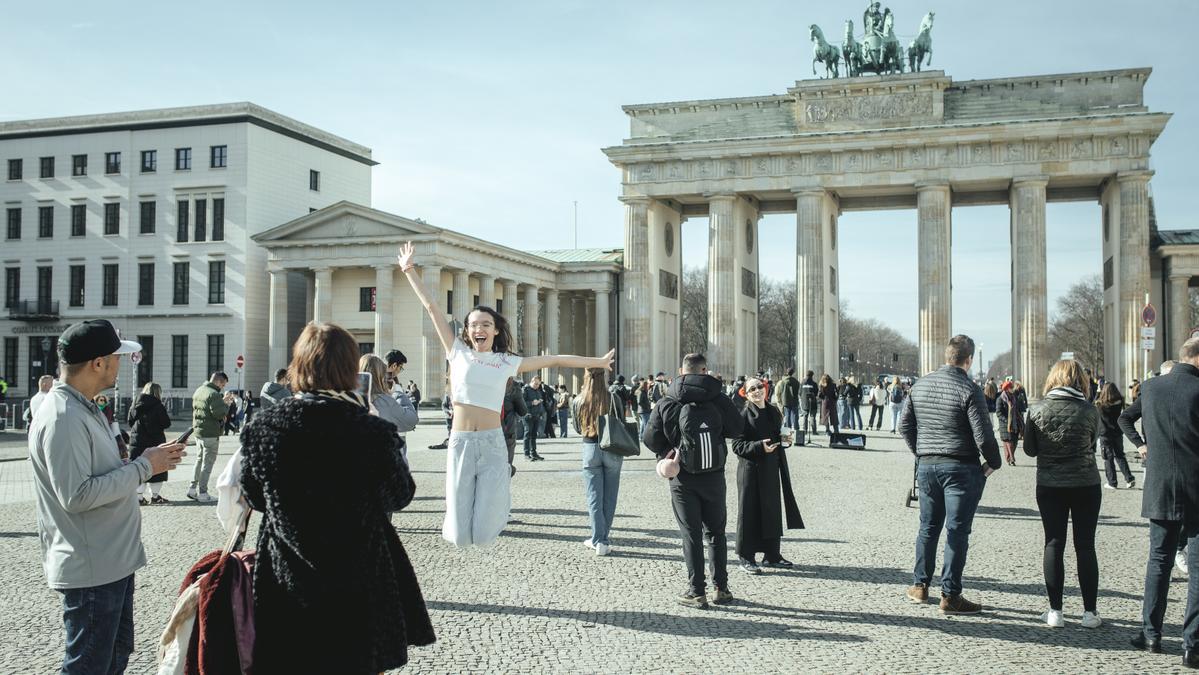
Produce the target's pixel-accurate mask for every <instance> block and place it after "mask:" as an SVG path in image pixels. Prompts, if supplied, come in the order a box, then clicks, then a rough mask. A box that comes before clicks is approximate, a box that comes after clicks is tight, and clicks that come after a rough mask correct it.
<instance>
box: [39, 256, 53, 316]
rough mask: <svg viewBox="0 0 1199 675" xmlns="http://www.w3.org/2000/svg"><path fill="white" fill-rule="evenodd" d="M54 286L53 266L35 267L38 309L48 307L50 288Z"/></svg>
mask: <svg viewBox="0 0 1199 675" xmlns="http://www.w3.org/2000/svg"><path fill="white" fill-rule="evenodd" d="M53 287H54V268H53V267H39V268H37V305H38V311H39V312H41V311H43V310H42V308H43V307H45V308H47V309H48V307H49V305H50V289H52V288H53Z"/></svg>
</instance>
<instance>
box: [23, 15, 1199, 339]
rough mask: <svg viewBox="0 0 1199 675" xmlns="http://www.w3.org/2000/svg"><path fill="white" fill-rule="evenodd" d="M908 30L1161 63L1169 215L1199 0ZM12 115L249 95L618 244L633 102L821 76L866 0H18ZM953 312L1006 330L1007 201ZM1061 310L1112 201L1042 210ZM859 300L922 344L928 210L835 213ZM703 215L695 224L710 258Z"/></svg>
mask: <svg viewBox="0 0 1199 675" xmlns="http://www.w3.org/2000/svg"><path fill="white" fill-rule="evenodd" d="M883 4H884V6H888V7H890V8H891V9H892V11H893V12H894V13H895V15H896V26H897V29H896V32H897V34H898V35H899V36H900V38H901V40H903V41H904V42H905V43H906V42H907V41H908V40H910V39H911V37H913V35H914V34H915V32H916V30H917V27H918V26H919V23H920V20H921V18H922V17H923V15H924V13H925V12H927V11H929V10H932V11H935V12H936V25H935V27H934V29H933V32H932V38H933V62H932V66H931V68H932V69H941V70H944V71H945V73H946V74H947V75H949V76H950V77H951V78H954V79H955V80H967V79H979V78H993V77H1017V76H1026V75H1038V74H1051V73H1069V72H1077V71H1087V70H1103V69H1115V68H1130V67H1145V66H1148V67H1152V68H1153V69H1154V72H1153V75H1152V76H1151V77H1150V79H1149V82H1148V84H1147V86H1146V90H1145V99H1146V103H1147V105H1148V106H1149V109H1150V110H1153V111H1162V112H1170V113H1173V114H1174V117H1173V119H1172V120H1171V121H1170V123H1169V124H1168V125H1167V127H1166V130H1165V132H1164V133H1163V134H1162V136H1161V137H1160V138H1159V139H1158V141H1157V143H1156V144H1155V145H1154V147H1153V150H1152V155H1153V159H1152V168H1153V169H1154V170H1155V171H1156V172H1157V174H1156V176H1155V177H1154V178H1153V181H1152V183H1151V190H1152V192H1153V195H1154V198H1155V205H1156V209H1157V214H1158V222H1159V225H1160V226H1161V227H1162V228H1163V229H1182V228H1196V227H1199V222H1197V219H1196V218H1195V216H1194V215H1192V212H1191V211H1190V210H1189V209H1187V207H1186V196H1187V194H1188V190H1190V189H1191V186H1190V184H1189V178H1188V176H1190V175H1192V173H1193V171H1192V170H1191V167H1190V165H1189V162H1188V158H1189V157H1190V156H1192V155H1193V154H1194V151H1195V149H1196V147H1199V142H1197V141H1199V134H1197V132H1196V109H1195V100H1196V94H1195V87H1194V84H1193V83H1194V77H1193V74H1192V73H1191V72H1189V71H1190V70H1191V69H1193V67H1194V63H1195V58H1194V50H1193V49H1192V48H1191V47H1192V45H1193V34H1194V31H1195V27H1196V26H1197V25H1199V2H1192V1H1190V0H1152V1H1150V2H1139V3H1131V2H1124V1H1119V2H1117V1H1113V0H1100V1H1091V2H1076V1H1073V0H1071V1H1063V0H1054V1H1053V2H1046V1H1045V0H1036V1H1029V0H1006V1H1004V2H979V1H977V0H953V1H951V2H942V3H938V4H933V3H930V2H928V1H927V0H926V1H925V2H919V3H918V2H910V1H907V0H904V1H896V2H889V3H887V2H884V3H883ZM7 5H8V6H6V7H5V8H4V12H3V15H4V16H3V18H2V19H0V44H4V45H5V53H7V54H8V55H9V56H8V58H6V59H4V61H3V65H2V66H0V69H2V70H0V74H2V77H0V120H15V119H28V118H36V117H54V116H61V115H77V114H89V113H101V112H115V111H121V110H138V109H146V108H160V107H172V106H182V105H196V104H206V103H223V102H231V101H253V102H255V103H257V104H259V105H263V106H265V107H267V108H270V109H273V110H275V111H277V112H280V113H282V114H284V115H287V116H290V117H293V118H295V119H298V120H301V121H303V122H306V123H308V124H312V125H314V126H317V127H320V128H322V129H325V130H327V131H330V132H332V133H335V134H338V135H340V136H343V137H345V138H348V139H350V140H352V141H355V142H357V143H361V144H363V145H366V146H368V147H370V148H372V150H373V152H374V158H375V159H376V160H377V161H379V162H380V165H379V166H377V167H375V169H374V177H373V202H374V203H373V204H372V206H374V207H375V208H379V209H383V210H385V211H389V212H392V213H396V214H399V215H402V216H406V217H410V218H423V219H424V220H426V221H427V222H429V223H430V224H432V225H436V226H439V227H445V228H448V229H452V230H456V231H459V232H464V233H467V234H470V235H474V236H478V237H482V238H485V239H488V240H491V241H495V242H497V243H500V244H504V245H508V246H512V247H516V248H521V249H525V250H534V249H548V248H566V247H570V246H572V245H574V243H575V228H574V213H575V209H574V205H575V203H576V202H577V204H578V228H577V232H578V234H577V237H578V239H577V241H578V245H579V246H582V247H610V248H615V247H620V246H622V245H623V211H622V206H621V204H620V203H619V202H618V201H617V199H616V197H617V195H618V194H619V190H620V184H619V181H620V176H619V173H618V171H617V170H616V168H615V167H614V166H612V165H611V164H610V163H609V162H608V161H607V158H606V157H605V156H604V155H603V153H602V152H601V148H603V147H607V146H611V145H618V144H619V143H620V142H621V140H622V139H623V138H625V137H626V136H627V135H628V118H627V117H626V116H625V115H624V114H623V113H622V112H621V109H620V106H621V105H625V104H633V103H651V102H661V101H674V100H689V99H704V98H729V97H738V96H757V95H765V94H779V93H785V91H786V89H787V87H789V86H793V85H794V83H795V81H796V80H798V79H807V78H810V77H812V75H811V67H810V64H811V45H810V43H809V41H808V39H807V30H806V27H807V26H808V25H809V24H812V23H816V24H819V25H820V26H821V27H822V28H823V29H824V32H825V33H826V34H830V33H831V34H839V33H840V27H841V26H842V25H843V22H844V21H845V19H853V20H854V24H855V26H856V25H858V24H860V22H861V15H862V11H863V9H864V8H865V5H866V2H864V1H862V0H859V1H856V2H809V1H791V2H763V1H756V0H741V1H739V2H736V3H732V2H704V1H702V0H690V1H675V0H659V1H649V0H637V1H625V0H605V1H604V2H582V1H580V0H556V1H554V2H547V1H541V0H536V1H518V2H510V3H496V2H444V3H431V2H411V1H410V0H397V1H392V2H357V1H354V0H343V1H342V2H337V3H329V2H309V1H308V0H292V1H291V2H259V1H256V2H252V3H250V2H236V3H235V2H226V1H225V0H215V1H211V2H206V3H204V4H203V5H202V6H197V5H191V4H187V3H174V2H140V1H138V2H135V1H129V0H113V1H112V2H106V3H94V2H88V3H84V2H76V1H75V0H68V1H61V2H55V3H7ZM952 217H953V258H952V265H953V326H952V328H953V330H954V331H955V332H966V333H969V334H970V335H972V336H974V337H975V339H976V341H978V342H981V343H983V345H984V355H983V358H984V359H988V355H995V354H997V353H999V352H1001V351H1003V350H1005V349H1007V348H1008V346H1009V343H1010V317H1009V315H1010V310H1009V307H1010V295H1009V290H1008V289H1009V283H1010V280H1009V278H1008V277H1009V274H1008V269H1009V260H1010V257H1009V256H1010V250H1009V243H1008V211H1007V208H1006V207H994V206H992V207H966V208H955V209H954V210H953V214H952ZM1046 220H1047V228H1048V235H1049V241H1048V257H1049V270H1048V275H1049V276H1048V280H1049V284H1048V286H1049V288H1048V291H1049V304H1050V312H1051V314H1052V312H1053V307H1054V304H1055V302H1054V301H1055V298H1056V297H1058V296H1060V295H1061V294H1063V293H1064V292H1065V290H1066V289H1067V288H1068V287H1069V286H1070V285H1071V284H1072V283H1074V282H1076V281H1078V280H1080V279H1082V278H1083V277H1085V276H1087V275H1091V274H1096V273H1098V272H1100V271H1101V259H1100V246H1099V244H1100V222H1099V208H1098V206H1097V205H1095V204H1090V203H1074V204H1050V205H1049V207H1048V210H1047V218H1046ZM761 228H762V229H761V234H760V237H761V240H762V242H763V246H762V247H761V250H762V256H761V259H760V265H761V269H762V271H763V274H764V275H765V276H767V277H773V278H775V279H779V280H782V281H786V282H793V281H794V278H795V260H794V251H795V248H794V247H795V220H794V217H793V216H786V215H772V216H768V217H765V218H763V220H762V224H761ZM840 232H841V241H840V242H839V248H840V254H841V258H840V265H841V289H842V298H843V300H845V301H847V302H848V305H849V310H850V312H851V313H852V314H853V315H855V316H858V317H862V318H876V319H879V320H881V321H883V322H884V323H887V324H888V325H891V326H893V327H894V328H896V329H897V330H899V331H900V332H901V333H903V334H904V335H908V336H910V337H912V338H913V339H915V337H916V330H917V318H916V312H917V279H916V214H915V212H914V211H911V210H904V211H880V212H869V213H862V212H853V213H848V214H845V215H844V216H843V217H842V219H841V224H840ZM706 240H707V227H706V220H705V219H692V220H690V221H688V222H687V224H685V225H684V227H683V233H682V247H683V249H682V250H683V255H684V260H685V261H694V264H697V265H698V264H702V263H703V260H704V259H705V256H706V246H707V241H706Z"/></svg>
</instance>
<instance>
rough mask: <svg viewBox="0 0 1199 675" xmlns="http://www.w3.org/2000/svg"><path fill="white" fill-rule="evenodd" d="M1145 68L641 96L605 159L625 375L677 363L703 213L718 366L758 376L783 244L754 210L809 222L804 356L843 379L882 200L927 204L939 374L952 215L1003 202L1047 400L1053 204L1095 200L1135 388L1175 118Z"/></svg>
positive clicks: (923, 282) (1030, 346)
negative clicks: (846, 247) (690, 254)
mask: <svg viewBox="0 0 1199 675" xmlns="http://www.w3.org/2000/svg"><path fill="white" fill-rule="evenodd" d="M1149 74H1150V69H1148V68H1134V69H1127V70H1110V71H1102V72H1087V73H1071V74H1065V75H1042V76H1033V77H1015V78H1005V79H993V80H969V81H964V82H955V81H953V80H952V79H951V78H949V77H948V76H946V75H945V74H944V73H943V72H941V71H930V70H926V71H924V72H915V73H907V74H898V75H882V76H879V75H868V76H859V77H850V78H833V79H825V80H805V81H800V82H796V83H795V86H794V87H791V88H789V89H787V93H785V94H779V95H771V96H755V97H748V98H728V99H715V100H703V101H679V102H674V103H654V104H645V105H630V106H625V107H624V111H625V113H626V114H627V115H628V116H629V121H630V134H629V137H628V138H627V139H625V140H624V142H623V143H622V144H621V145H619V146H615V147H609V148H606V149H605V150H604V152H605V153H606V154H607V156H608V158H609V159H610V161H611V162H612V163H613V164H615V165H616V166H617V167H619V168H620V170H621V175H622V180H621V196H620V199H621V200H622V201H623V202H624V204H625V249H624V251H625V253H624V265H625V273H624V279H623V288H622V289H621V297H620V310H619V311H620V316H621V325H620V332H621V340H622V344H621V347H622V352H621V354H620V358H621V362H622V364H621V368H622V370H623V372H626V373H648V372H653V371H656V370H659V369H666V368H669V367H671V366H672V365H673V364H675V363H676V362H677V361H678V353H679V315H680V311H679V280H680V278H681V276H682V260H681V257H680V250H679V248H680V247H679V246H678V244H677V241H678V232H679V227H680V226H681V223H682V222H683V221H684V220H685V219H687V218H689V217H701V216H706V217H707V218H708V223H709V225H708V251H709V253H708V305H709V325H708V340H709V345H708V363H709V370H711V371H712V372H718V373H722V374H724V375H726V376H728V375H732V374H734V373H744V372H748V371H752V370H755V369H756V368H757V365H758V363H757V345H756V342H755V340H754V339H752V336H754V335H756V332H757V311H758V309H757V308H758V298H757V288H758V263H757V260H758V251H759V250H760V248H761V246H763V245H765V246H770V242H768V241H767V242H760V241H759V239H758V221H759V218H760V217H761V216H762V214H766V213H794V214H795V219H796V222H795V227H796V233H797V236H796V252H795V261H796V285H797V291H798V293H797V297H798V302H799V308H798V310H799V311H798V325H797V336H798V338H797V345H796V350H797V352H796V353H797V363H796V366H797V367H798V368H799V369H801V370H803V369H808V368H810V369H812V370H814V371H816V372H817V373H820V372H828V373H834V374H835V373H837V371H838V356H839V355H838V337H839V336H838V328H837V326H838V316H837V314H838V307H839V305H838V253H837V221H838V218H839V217H840V215H841V214H842V213H844V212H847V211H859V210H871V209H916V211H917V213H918V225H917V228H918V243H919V256H918V257H919V260H918V263H917V269H918V275H919V296H920V297H919V344H920V369H921V372H922V373H926V372H929V371H931V370H934V369H935V368H937V367H938V366H939V365H940V364H941V363H942V362H943V349H944V345H945V343H946V342H947V341H948V339H949V337H950V313H951V310H952V308H951V302H950V281H951V275H950V259H951V257H950V252H951V246H952V237H951V227H950V225H951V213H952V210H951V209H952V207H954V206H970V205H984V204H1006V205H1008V207H1009V209H1010V211H1011V218H1010V228H1011V259H1012V268H1011V283H1012V307H1011V326H1012V349H1013V357H1014V361H1015V371H1016V372H1015V375H1016V377H1017V378H1019V379H1021V380H1023V381H1024V382H1025V383H1026V385H1027V386H1028V389H1029V391H1030V392H1039V391H1040V389H1041V384H1042V383H1043V381H1044V377H1045V373H1046V370H1047V368H1048V366H1049V365H1050V364H1051V363H1052V362H1053V361H1054V360H1055V359H1056V357H1057V355H1056V354H1050V353H1048V347H1047V328H1048V321H1047V298H1046V252H1045V205H1046V203H1047V202H1053V201H1097V202H1098V203H1099V204H1100V206H1101V207H1102V222H1097V223H1095V233H1096V236H1097V237H1102V241H1103V256H1102V258H1103V259H1102V260H1096V261H1095V267H1096V270H1097V271H1098V270H1099V269H1102V270H1103V278H1104V288H1105V290H1104V303H1105V311H1104V325H1103V327H1102V329H1103V331H1104V336H1105V345H1106V346H1105V367H1104V370H1105V374H1106V376H1107V377H1108V379H1109V380H1111V381H1114V382H1116V383H1118V384H1120V386H1121V387H1123V386H1125V385H1126V384H1127V382H1128V381H1129V379H1130V378H1132V377H1139V376H1140V373H1141V370H1142V365H1141V361H1142V358H1143V352H1141V351H1140V342H1139V339H1140V330H1139V329H1140V327H1141V318H1140V317H1141V309H1142V306H1143V305H1144V301H1145V297H1146V294H1147V293H1149V291H1150V287H1151V281H1150V208H1151V204H1150V196H1149V180H1150V178H1151V176H1152V175H1153V172H1152V171H1150V170H1149V151H1150V148H1151V147H1152V145H1153V142H1154V141H1155V140H1156V139H1157V137H1158V136H1159V135H1160V134H1161V132H1162V130H1163V129H1164V128H1165V126H1166V123H1167V122H1168V121H1169V119H1170V115H1169V114H1166V113H1159V112H1152V111H1150V110H1149V109H1148V108H1147V107H1146V106H1145V103H1144V100H1143V90H1144V86H1145V82H1146V80H1147V79H1148V78H1149ZM877 245H879V246H886V245H887V242H886V241H879V242H877ZM1184 290H1185V289H1184ZM1097 328H1098V327H1097ZM1158 350H1159V351H1158V354H1156V355H1155V356H1157V357H1160V353H1161V351H1160V346H1159V347H1158Z"/></svg>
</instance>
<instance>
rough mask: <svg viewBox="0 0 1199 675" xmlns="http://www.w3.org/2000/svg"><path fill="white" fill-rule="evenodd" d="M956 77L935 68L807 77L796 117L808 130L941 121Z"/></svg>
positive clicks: (796, 92) (797, 93)
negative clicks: (905, 72) (895, 73)
mask: <svg viewBox="0 0 1199 675" xmlns="http://www.w3.org/2000/svg"><path fill="white" fill-rule="evenodd" d="M949 84H950V79H949V78H948V77H946V76H945V74H944V73H941V72H938V71H930V72H925V73H913V74H911V75H899V76H878V77H853V78H840V79H832V80H801V81H799V82H796V83H795V86H794V87H792V88H790V89H788V90H787V93H788V94H790V95H792V96H794V97H795V123H796V126H797V127H798V128H799V130H800V131H801V132H802V131H838V130H850V129H882V128H888V127H914V126H928V125H935V124H941V123H942V122H943V121H944V119H945V98H944V92H945V88H946V87H948V86H949Z"/></svg>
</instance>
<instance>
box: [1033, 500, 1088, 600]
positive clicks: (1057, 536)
mask: <svg viewBox="0 0 1199 675" xmlns="http://www.w3.org/2000/svg"><path fill="white" fill-rule="evenodd" d="M1101 501H1102V495H1101V494H1100V492H1099V485H1098V484H1096V485H1088V486H1086V487H1049V486H1046V485H1038V486H1037V508H1039V509H1040V510H1041V525H1042V526H1043V527H1044V528H1045V555H1044V557H1043V558H1042V560H1041V565H1042V567H1043V568H1044V571H1045V593H1046V594H1047V595H1048V596H1049V607H1050V608H1051V609H1056V610H1059V611H1060V610H1061V608H1062V586H1063V584H1064V583H1065V578H1066V570H1065V564H1064V563H1063V562H1062V557H1063V556H1064V555H1065V553H1066V525H1067V523H1068V522H1070V521H1073V523H1074V556H1075V558H1076V559H1077V560H1078V587H1079V588H1080V589H1082V607H1083V609H1084V610H1086V611H1088V612H1094V611H1095V599H1096V598H1097V597H1098V596H1099V558H1098V557H1097V556H1096V555H1095V527H1096V526H1097V525H1098V524H1099V504H1100V502H1101Z"/></svg>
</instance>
